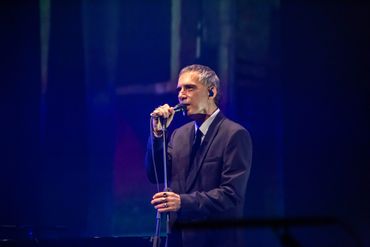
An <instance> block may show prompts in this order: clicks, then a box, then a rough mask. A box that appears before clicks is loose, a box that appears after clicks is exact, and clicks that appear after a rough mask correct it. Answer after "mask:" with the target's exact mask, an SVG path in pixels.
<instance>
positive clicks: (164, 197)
mask: <svg viewBox="0 0 370 247" xmlns="http://www.w3.org/2000/svg"><path fill="white" fill-rule="evenodd" d="M150 203H151V204H153V205H154V208H155V209H158V212H160V213H164V212H176V211H177V210H179V209H180V207H181V198H180V196H179V195H178V194H176V193H173V192H159V193H156V194H155V195H154V196H153V199H152V201H151V202H150Z"/></svg>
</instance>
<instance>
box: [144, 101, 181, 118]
mask: <svg viewBox="0 0 370 247" xmlns="http://www.w3.org/2000/svg"><path fill="white" fill-rule="evenodd" d="M173 110H174V112H175V113H176V112H179V111H182V113H183V115H184V114H185V110H186V105H184V104H181V103H180V104H177V105H175V106H174V107H173ZM150 116H151V117H157V116H155V115H154V114H150Z"/></svg>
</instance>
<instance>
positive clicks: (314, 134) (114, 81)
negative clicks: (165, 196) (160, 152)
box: [0, 0, 370, 246]
mask: <svg viewBox="0 0 370 247" xmlns="http://www.w3.org/2000/svg"><path fill="white" fill-rule="evenodd" d="M369 10H370V8H369V4H365V3H362V2H353V3H346V2H344V1H341V2H334V1H330V3H326V4H323V3H319V2H318V1H317V2H314V3H303V2H301V1H299V2H296V3H294V4H293V3H284V2H279V1H276V0H263V1H254V0H248V1H243V0H215V1H207V0H202V1H199V0H190V1H181V0H155V1H152V0H140V1H118V0H107V1H88V0H76V1H53V0H40V1H33V0H30V1H2V2H1V3H0V11H1V14H0V21H1V26H0V27H1V30H0V37H1V38H0V52H1V53H0V59H1V66H0V67H1V70H0V71H1V73H0V85H1V88H0V92H1V97H0V104H1V112H0V114H1V117H0V134H1V136H0V143H1V147H0V148H1V155H0V164H1V168H0V193H1V199H0V225H1V228H0V238H1V239H25V238H26V239H27V238H29V239H34V238H36V237H37V238H38V239H70V238H92V237H122V236H149V235H152V234H153V232H154V227H155V220H154V219H155V211H154V210H153V209H152V207H151V206H150V204H149V201H150V198H151V196H152V194H153V193H154V192H156V186H155V185H152V184H150V183H149V182H148V181H147V179H146V177H145V171H144V168H143V167H144V164H143V162H144V154H145V147H146V141H147V137H148V134H149V113H150V112H151V110H152V109H153V108H155V107H156V106H157V105H159V104H163V103H165V102H168V103H170V104H171V105H174V104H176V102H177V98H176V93H175V90H174V89H175V86H176V79H177V78H176V76H177V73H178V71H179V69H180V68H182V67H183V66H185V65H188V64H192V63H204V64H207V65H209V66H211V67H212V68H213V69H214V70H215V71H216V72H217V73H218V74H219V75H220V77H221V80H222V82H223V92H224V95H223V101H222V110H223V111H224V113H225V114H226V115H227V116H228V117H229V118H231V119H233V120H235V121H238V122H240V123H241V124H242V125H243V126H245V127H246V128H247V129H248V130H249V131H250V133H251V135H252V138H253V144H254V147H253V148H254V153H253V164H252V170H251V177H250V180H249V184H248V192H247V202H246V209H245V212H246V219H283V220H284V219H297V218H298V219H299V218H300V217H305V219H311V220H314V219H316V217H331V218H332V219H335V220H337V221H336V222H334V223H333V222H332V224H328V225H325V224H324V225H316V224H314V225H310V226H305V225H301V226H299V227H297V226H292V227H290V228H289V233H290V237H291V238H294V239H295V240H296V241H298V242H299V243H300V245H286V246H370V238H369V236H370V234H369V233H370V198H369V197H370V186H369V181H370V171H369V165H370V164H369V161H370V159H369V158H370V157H369V154H370V152H369V150H370V149H369V146H370V145H369V144H370V135H369V126H370V121H369V118H368V115H369V112H370V107H369V105H370V104H369V100H368V97H369V64H370V63H369V59H370V49H369V42H370V38H369V30H370V29H369V23H370V16H369ZM186 121H188V120H187V119H185V118H184V117H182V116H181V115H178V116H176V117H175V122H174V123H173V124H172V128H173V127H176V126H179V125H180V124H182V123H185V122H186ZM285 233H286V232H284V231H282V229H280V228H279V227H278V228H272V227H269V226H266V227H251V228H247V229H246V231H245V234H246V235H247V237H248V241H249V246H281V242H280V240H281V239H280V238H279V237H282V236H283V237H284V236H286V235H283V234H285ZM291 238H290V241H289V238H285V240H286V241H287V242H288V244H289V243H290V244H292V243H293V241H292V240H291ZM105 246H106V245H105Z"/></svg>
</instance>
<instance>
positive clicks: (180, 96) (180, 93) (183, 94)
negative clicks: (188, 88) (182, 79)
mask: <svg viewBox="0 0 370 247" xmlns="http://www.w3.org/2000/svg"><path fill="white" fill-rule="evenodd" d="M177 97H178V98H179V100H183V99H185V98H186V94H185V92H184V90H182V89H181V90H180V91H179V94H178V95H177Z"/></svg>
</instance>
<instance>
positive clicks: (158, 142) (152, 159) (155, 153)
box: [145, 135, 171, 183]
mask: <svg viewBox="0 0 370 247" xmlns="http://www.w3.org/2000/svg"><path fill="white" fill-rule="evenodd" d="M166 140H168V135H167V136H166ZM167 148H168V145H167ZM146 150H147V151H146V154H145V170H146V174H147V177H148V179H149V181H150V182H151V183H157V182H158V183H163V180H164V179H163V177H164V175H163V172H164V171H163V142H162V138H157V137H155V136H154V135H150V136H149V138H148V143H147V149H146ZM167 153H168V150H167ZM169 162H171V159H170V156H169V155H168V154H167V167H170V166H169ZM168 174H170V171H168ZM156 177H157V178H158V181H157V179H156Z"/></svg>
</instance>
